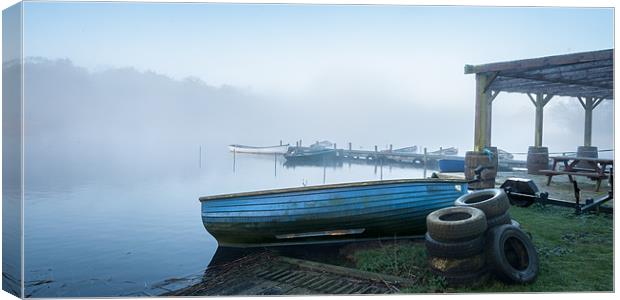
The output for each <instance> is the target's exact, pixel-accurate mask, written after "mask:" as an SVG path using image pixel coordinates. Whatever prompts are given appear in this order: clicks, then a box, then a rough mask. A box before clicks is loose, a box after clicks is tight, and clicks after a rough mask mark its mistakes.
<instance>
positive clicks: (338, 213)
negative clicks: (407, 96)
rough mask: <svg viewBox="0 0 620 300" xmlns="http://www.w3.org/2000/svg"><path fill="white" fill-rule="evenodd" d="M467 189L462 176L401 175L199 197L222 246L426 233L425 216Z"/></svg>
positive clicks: (205, 218)
mask: <svg viewBox="0 0 620 300" xmlns="http://www.w3.org/2000/svg"><path fill="white" fill-rule="evenodd" d="M466 192H467V183H466V182H465V181H464V180H450V179H401V180H385V181H368V182H357V183H343V184H331V185H318V186H308V187H298V188H288V189H277V190H267V191H258V192H248V193H236V194H226V195H217V196H207V197H201V198H200V201H201V206H202V220H203V224H204V226H205V228H206V229H207V231H208V232H209V233H211V235H213V237H215V239H216V240H217V241H218V243H219V244H220V246H228V247H256V246H269V245H287V244H293V245H294V244H304V243H314V242H337V241H341V240H343V239H361V238H381V237H397V236H408V235H415V234H424V232H425V231H426V221H425V219H426V216H427V215H428V214H429V213H431V212H432V211H434V210H437V209H440V208H443V207H448V206H451V205H453V203H454V201H455V200H456V199H457V198H458V197H459V196H461V195H463V194H465V193H466Z"/></svg>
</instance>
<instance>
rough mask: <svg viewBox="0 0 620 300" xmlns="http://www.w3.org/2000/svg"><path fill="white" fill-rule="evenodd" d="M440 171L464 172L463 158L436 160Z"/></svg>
mask: <svg viewBox="0 0 620 300" xmlns="http://www.w3.org/2000/svg"><path fill="white" fill-rule="evenodd" d="M437 166H438V167H439V171H440V172H464V171H465V159H464V158H461V159H440V160H438V161H437Z"/></svg>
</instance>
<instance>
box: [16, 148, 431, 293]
mask: <svg viewBox="0 0 620 300" xmlns="http://www.w3.org/2000/svg"><path fill="white" fill-rule="evenodd" d="M197 149H198V150H197ZM196 151H198V152H199V155H198V157H196ZM87 154H88V153H87ZM28 155H30V157H29V160H30V161H38V162H42V163H41V164H37V165H29V166H27V176H26V187H27V190H26V201H25V220H26V225H25V245H26V247H25V262H26V265H25V280H26V282H27V286H26V295H29V296H32V297H49V296H55V297H71V296H79V297H87V296H89V297H90V296H119V295H145V294H144V293H152V292H145V290H149V289H152V288H153V287H154V286H155V285H156V283H158V282H162V281H165V280H166V279H169V278H180V277H185V276H188V274H197V273H200V272H202V271H204V270H205V269H206V267H207V265H209V263H210V261H211V258H212V257H213V255H214V254H215V252H216V249H217V242H216V241H215V240H214V239H213V237H211V236H210V235H209V234H208V232H207V231H206V230H205V229H204V227H203V225H202V220H201V215H200V203H199V201H198V198H199V197H200V196H208V195H215V194H224V193H234V192H244V191H256V190H264V189H273V188H285V187H299V186H304V185H317V184H323V183H325V184H330V183H342V182H354V181H367V180H380V179H398V178H419V177H421V176H422V170H420V169H417V168H411V166H399V165H390V167H389V168H385V170H383V169H384V166H383V163H379V164H377V163H378V162H370V161H325V162H321V163H320V164H318V165H317V164H315V163H305V162H304V163H290V162H288V161H286V159H284V157H283V156H282V155H273V154H271V155H252V154H239V153H234V152H232V153H231V152H229V151H228V150H227V149H226V147H225V146H222V144H217V145H210V144H203V145H202V146H198V145H183V146H179V149H178V151H170V152H168V153H165V156H164V157H161V158H157V157H149V158H148V159H140V158H139V156H131V157H130V158H124V157H118V158H115V159H105V160H101V159H99V160H97V159H90V158H89V157H74V156H72V157H64V158H63V159H60V158H59V157H58V155H56V156H55V159H51V158H48V157H45V154H41V153H36V154H32V153H31V154H28ZM88 155H90V154H88ZM345 164H346V165H347V167H346V168H345V167H344V165H345ZM231 165H232V166H233V168H232V169H231ZM271 174H273V176H271ZM141 293H142V294H141Z"/></svg>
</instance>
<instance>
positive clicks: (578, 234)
mask: <svg viewBox="0 0 620 300" xmlns="http://www.w3.org/2000/svg"><path fill="white" fill-rule="evenodd" d="M510 214H511V215H512V217H513V219H516V220H518V221H519V222H520V223H521V226H522V228H523V229H524V230H525V231H527V232H530V233H531V235H532V238H533V242H534V245H535V246H536V249H537V251H538V254H539V256H540V274H539V276H538V279H537V280H536V282H534V283H532V284H529V285H509V284H504V283H501V282H498V281H496V280H495V279H493V278H490V279H489V280H487V281H486V282H483V283H481V284H478V285H477V286H468V287H458V288H450V287H447V286H446V285H445V283H444V281H443V280H442V278H440V277H437V276H434V275H432V274H431V273H430V272H429V270H428V268H427V265H426V253H425V249H424V244H423V243H413V242H410V243H398V244H384V245H381V246H379V247H376V248H373V249H363V250H359V251H356V252H355V253H354V255H353V259H354V262H355V265H356V267H357V268H359V269H362V270H367V271H373V272H378V273H385V274H391V275H397V276H402V277H407V278H411V279H415V280H416V281H417V282H418V285H416V286H414V287H411V288H408V289H406V290H403V291H402V292H405V293H422V292H567V291H611V290H613V219H612V217H611V216H606V215H603V214H601V215H593V214H592V215H581V216H577V215H575V214H574V210H572V209H565V208H558V207H550V206H547V207H542V206H539V205H534V206H532V207H529V208H519V207H512V208H510Z"/></svg>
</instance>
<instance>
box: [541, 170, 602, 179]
mask: <svg viewBox="0 0 620 300" xmlns="http://www.w3.org/2000/svg"><path fill="white" fill-rule="evenodd" d="M539 172H540V173H542V174H544V175H572V176H585V177H593V178H601V179H605V178H607V175H601V174H599V173H596V172H573V171H555V170H540V171H539Z"/></svg>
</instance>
